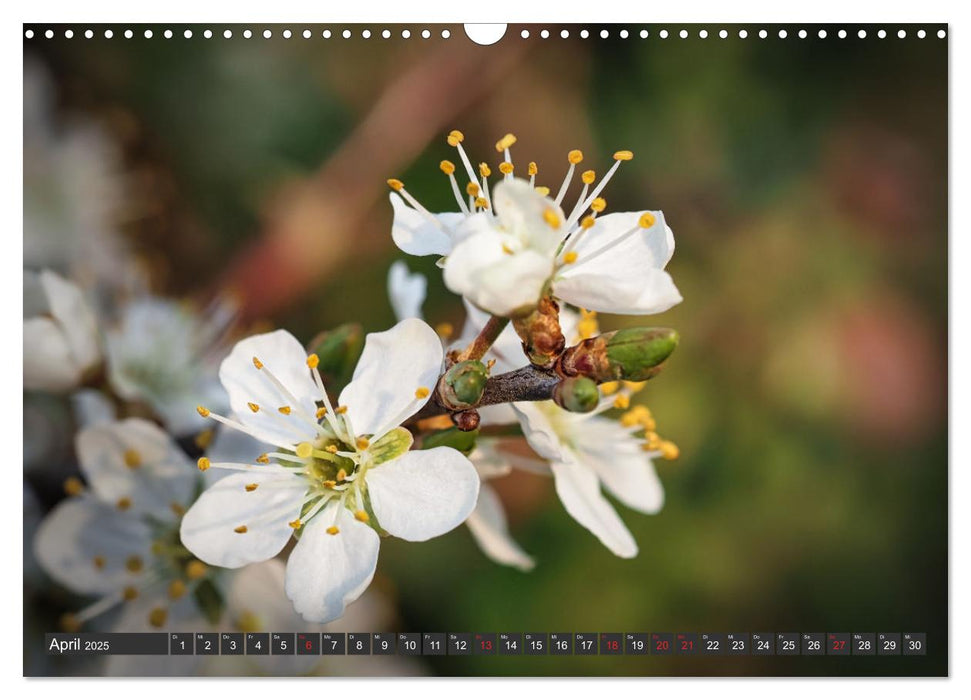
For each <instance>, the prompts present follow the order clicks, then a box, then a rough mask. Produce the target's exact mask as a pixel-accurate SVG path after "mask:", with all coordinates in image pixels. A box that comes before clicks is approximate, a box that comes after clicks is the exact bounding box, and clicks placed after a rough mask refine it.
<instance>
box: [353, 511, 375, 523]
mask: <svg viewBox="0 0 971 700" xmlns="http://www.w3.org/2000/svg"><path fill="white" fill-rule="evenodd" d="M354 518H355V519H357V520H358V521H359V522H362V523H366V522H367V521H368V520H370V519H371V518H370V517H369V516H368V514H367V513H365V512H364V511H363V510H359V511H356V512H355V513H354Z"/></svg>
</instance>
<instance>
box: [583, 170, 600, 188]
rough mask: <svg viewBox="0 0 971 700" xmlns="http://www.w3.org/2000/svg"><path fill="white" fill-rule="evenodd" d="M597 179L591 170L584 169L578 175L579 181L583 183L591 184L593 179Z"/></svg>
mask: <svg viewBox="0 0 971 700" xmlns="http://www.w3.org/2000/svg"><path fill="white" fill-rule="evenodd" d="M596 179H597V173H596V172H595V171H593V170H584V171H583V174H582V175H580V181H581V182H582V183H583V184H584V185H592V184H593V181H594V180H596Z"/></svg>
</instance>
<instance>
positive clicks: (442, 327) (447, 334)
mask: <svg viewBox="0 0 971 700" xmlns="http://www.w3.org/2000/svg"><path fill="white" fill-rule="evenodd" d="M435 332H436V333H438V335H439V337H441V338H451V337H452V333H454V332H455V327H454V326H453V325H452V324H451V323H449V322H448V321H443V322H442V323H439V324H438V325H437V326H435ZM418 398H422V397H420V396H419V397H418Z"/></svg>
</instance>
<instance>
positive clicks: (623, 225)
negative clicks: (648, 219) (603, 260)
mask: <svg viewBox="0 0 971 700" xmlns="http://www.w3.org/2000/svg"><path fill="white" fill-rule="evenodd" d="M647 213H650V214H651V215H652V216H654V220H655V222H654V225H653V226H651V228H649V229H640V230H638V231H637V232H636V233H634V234H633V235H630V236H627V237H626V238H624V240H623V241H621V242H620V243H619V244H618V245H617V247H615V248H613V249H612V250H610V251H607V252H606V253H604V257H610V256H614V258H615V259H616V260H618V261H619V260H621V258H625V257H628V256H634V257H636V258H637V260H638V262H639V264H641V265H644V266H646V267H653V268H655V269H658V270H663V269H664V268H665V266H667V264H668V262H670V260H671V257H672V256H673V255H674V233H673V232H672V231H671V229H670V228H669V227H668V225H667V223H666V222H665V220H664V214H663V213H662V212H660V211H651V212H648V211H628V212H618V213H615V214H605V215H604V216H599V217H597V219H596V220H595V222H594V225H593V227H592V228H590V229H588V230H587V232H586V233H585V234H583V236H581V237H580V239H579V241H578V242H577V244H576V245H575V246H574V247H573V250H575V251H576V253H577V262H576V265H578V266H579V265H580V261H581V260H583V258H584V257H586V256H587V255H591V254H593V253H594V252H596V251H597V250H599V249H601V248H603V247H604V246H605V245H607V244H610V243H613V242H614V241H616V240H617V239H619V238H621V237H623V236H624V235H625V234H627V233H628V232H630V230H631V229H633V228H639V224H640V219H641V217H642V216H643V215H644V214H647Z"/></svg>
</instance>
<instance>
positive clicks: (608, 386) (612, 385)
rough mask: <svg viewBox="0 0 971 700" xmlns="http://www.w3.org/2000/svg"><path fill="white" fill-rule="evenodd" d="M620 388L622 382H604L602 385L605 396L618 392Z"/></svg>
mask: <svg viewBox="0 0 971 700" xmlns="http://www.w3.org/2000/svg"><path fill="white" fill-rule="evenodd" d="M618 389H620V382H604V383H603V384H601V385H600V391H601V393H603V395H604V396H610V395H611V394H616V393H617V390H618Z"/></svg>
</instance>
